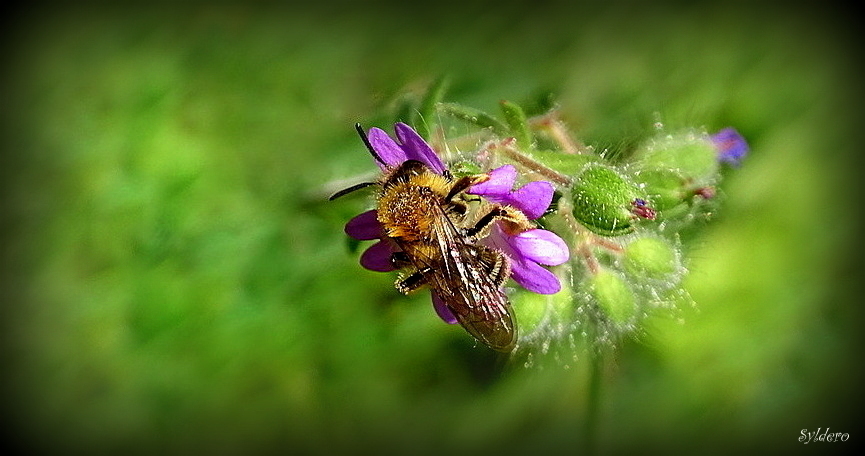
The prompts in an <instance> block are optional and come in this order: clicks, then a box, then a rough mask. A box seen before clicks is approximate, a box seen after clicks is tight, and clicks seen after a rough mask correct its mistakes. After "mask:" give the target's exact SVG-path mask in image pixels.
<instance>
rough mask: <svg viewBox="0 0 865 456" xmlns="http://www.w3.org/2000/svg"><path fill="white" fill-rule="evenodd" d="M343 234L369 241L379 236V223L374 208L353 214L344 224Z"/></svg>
mask: <svg viewBox="0 0 865 456" xmlns="http://www.w3.org/2000/svg"><path fill="white" fill-rule="evenodd" d="M345 234H347V235H349V236H351V237H353V238H355V239H357V240H359V241H369V240H372V239H379V238H381V223H380V222H379V221H378V211H376V210H375V209H373V210H371V211H366V212H363V213H361V214H360V215H357V216H355V217H354V218H353V219H351V220H349V221H348V223H346V224H345Z"/></svg>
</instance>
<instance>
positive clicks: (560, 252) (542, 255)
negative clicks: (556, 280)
mask: <svg viewBox="0 0 865 456" xmlns="http://www.w3.org/2000/svg"><path fill="white" fill-rule="evenodd" d="M508 242H509V243H510V244H511V247H512V248H513V249H514V251H516V252H517V253H518V254H519V255H520V256H522V257H523V258H526V259H528V260H531V261H534V262H537V263H540V264H546V265H549V266H556V265H559V264H562V263H564V262H565V261H568V257H569V256H570V253H569V252H568V246H567V244H565V241H563V240H562V238H560V237H559V236H558V235H556V234H555V233H553V232H552V231H547V230H542V229H532V230H528V231H523V232H522V233H520V234H518V235H516V236H511V237H510V239H509V240H508Z"/></svg>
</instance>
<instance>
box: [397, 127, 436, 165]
mask: <svg viewBox="0 0 865 456" xmlns="http://www.w3.org/2000/svg"><path fill="white" fill-rule="evenodd" d="M394 130H395V131H396V137H397V138H399V140H400V142H401V143H402V149H403V150H404V151H405V156H406V159H408V160H418V161H420V162H422V163H425V164H426V165H427V166H429V167H430V169H432V170H433V171H434V172H436V173H438V174H441V173H443V172H444V171H445V164H444V163H442V161H441V159H440V158H439V156H438V154H436V153H435V151H434V150H433V149H432V147H430V145H429V144H427V142H426V141H424V139H423V138H422V137H421V136H420V135H419V134H417V132H416V131H414V129H413V128H412V127H409V126H408V125H406V124H404V123H402V122H397V123H396V124H394Z"/></svg>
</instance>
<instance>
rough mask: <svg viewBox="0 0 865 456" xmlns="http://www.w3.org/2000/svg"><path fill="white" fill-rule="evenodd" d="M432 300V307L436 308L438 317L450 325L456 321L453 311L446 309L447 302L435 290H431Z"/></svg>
mask: <svg viewBox="0 0 865 456" xmlns="http://www.w3.org/2000/svg"><path fill="white" fill-rule="evenodd" d="M432 302H433V308H434V309H435V310H436V313H437V314H438V316H439V318H441V319H442V320H444V322H445V323H447V324H449V325H452V324H454V323H456V322H457V317H455V316H454V314H453V312H451V310H450V309H448V306H447V304H445V302H444V301H442V298H441V296H439V295H438V293H436V292H435V291H433V292H432Z"/></svg>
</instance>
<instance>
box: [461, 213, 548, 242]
mask: <svg viewBox="0 0 865 456" xmlns="http://www.w3.org/2000/svg"><path fill="white" fill-rule="evenodd" d="M497 219H498V220H502V221H504V222H505V229H506V231H508V232H510V233H520V232H522V231H526V230H529V229H532V228H534V226H535V225H534V224H533V223H532V222H531V221H530V220H529V219H528V217H526V215H525V214H523V213H522V212H520V211H518V210H516V209H514V208H512V207H510V206H494V207H493V208H492V209H491V210H490V211H489V212H487V213H486V215H484V216H483V217H481V218H480V219H478V221H477V222H475V226H473V227H471V228H469V229H467V230H466V232H465V234H466V236H468V237H475V236H477V235H478V234H480V233H481V232H483V231H484V230H485V229H487V227H489V226H490V224H491V223H493V221H495V220H497Z"/></svg>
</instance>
